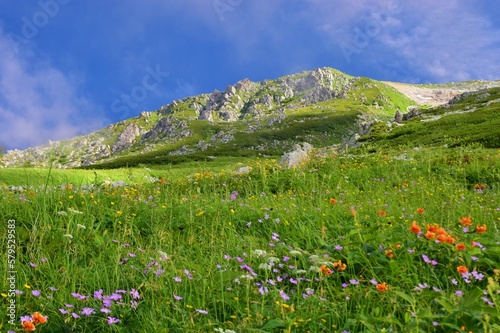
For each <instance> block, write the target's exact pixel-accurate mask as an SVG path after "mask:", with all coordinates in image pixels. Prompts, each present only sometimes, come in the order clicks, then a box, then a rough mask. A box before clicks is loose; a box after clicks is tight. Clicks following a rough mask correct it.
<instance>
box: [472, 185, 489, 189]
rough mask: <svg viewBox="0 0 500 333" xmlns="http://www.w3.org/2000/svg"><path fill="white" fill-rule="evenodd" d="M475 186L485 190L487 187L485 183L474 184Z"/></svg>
mask: <svg viewBox="0 0 500 333" xmlns="http://www.w3.org/2000/svg"><path fill="white" fill-rule="evenodd" d="M474 188H475V189H476V190H484V189H485V188H486V185H484V184H476V185H474Z"/></svg>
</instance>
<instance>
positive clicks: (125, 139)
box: [111, 124, 141, 153]
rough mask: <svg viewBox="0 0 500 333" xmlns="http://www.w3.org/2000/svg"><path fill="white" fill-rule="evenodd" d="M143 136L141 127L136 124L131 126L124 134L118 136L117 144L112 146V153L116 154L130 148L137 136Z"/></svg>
mask: <svg viewBox="0 0 500 333" xmlns="http://www.w3.org/2000/svg"><path fill="white" fill-rule="evenodd" d="M140 134H141V131H140V129H139V126H137V125H136V124H130V125H128V126H127V127H125V129H124V130H123V132H122V133H121V134H120V135H119V136H118V138H117V139H116V141H115V143H113V145H112V146H111V152H113V153H116V152H118V151H120V150H123V149H125V148H128V147H130V145H131V144H132V143H134V142H135V139H136V138H137V136H139V135H140Z"/></svg>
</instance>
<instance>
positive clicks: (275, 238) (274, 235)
mask: <svg viewBox="0 0 500 333" xmlns="http://www.w3.org/2000/svg"><path fill="white" fill-rule="evenodd" d="M271 238H272V239H273V240H275V241H278V242H279V240H280V235H278V234H277V233H275V232H273V236H272V237H271Z"/></svg>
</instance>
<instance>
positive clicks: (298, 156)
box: [279, 142, 313, 168]
mask: <svg viewBox="0 0 500 333" xmlns="http://www.w3.org/2000/svg"><path fill="white" fill-rule="evenodd" d="M312 149H313V146H311V145H310V144H309V143H307V142H304V143H302V145H300V144H296V145H295V146H294V149H293V150H292V151H291V152H288V153H286V154H284V155H283V156H282V157H281V159H280V162H279V164H280V165H281V166H283V167H286V168H295V167H298V166H300V165H301V164H303V163H305V162H307V161H308V160H309V154H310V152H311V151H312Z"/></svg>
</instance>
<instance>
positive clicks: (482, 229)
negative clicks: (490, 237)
mask: <svg viewBox="0 0 500 333" xmlns="http://www.w3.org/2000/svg"><path fill="white" fill-rule="evenodd" d="M476 232H477V233H478V234H484V233H485V232H486V224H483V225H482V226H478V225H477V226H476Z"/></svg>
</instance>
